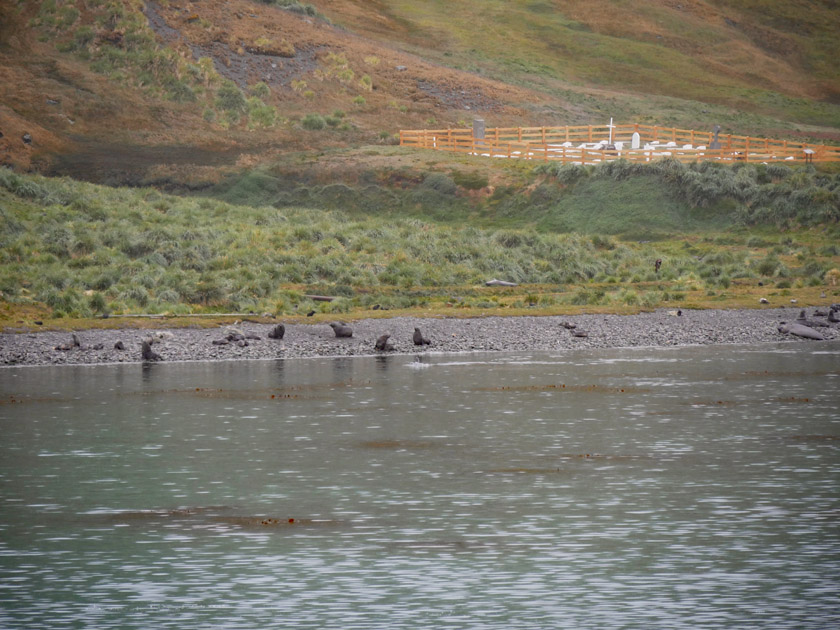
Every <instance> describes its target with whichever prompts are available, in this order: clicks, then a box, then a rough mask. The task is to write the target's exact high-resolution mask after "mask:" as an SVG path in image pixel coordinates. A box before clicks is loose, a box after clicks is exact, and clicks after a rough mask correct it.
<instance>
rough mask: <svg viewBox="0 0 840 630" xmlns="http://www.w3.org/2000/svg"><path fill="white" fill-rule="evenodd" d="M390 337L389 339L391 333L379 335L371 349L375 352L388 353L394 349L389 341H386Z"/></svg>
mask: <svg viewBox="0 0 840 630" xmlns="http://www.w3.org/2000/svg"><path fill="white" fill-rule="evenodd" d="M390 337H391V333H385V334H384V335H381V336H380V337H379V339H377V340H376V343H375V344H374V346H373V347H374V348H375V349H376V350H382V351H385V352H390V351H391V350H393V349H394V344H393V343H391V342H390V341H388V339H389V338H390Z"/></svg>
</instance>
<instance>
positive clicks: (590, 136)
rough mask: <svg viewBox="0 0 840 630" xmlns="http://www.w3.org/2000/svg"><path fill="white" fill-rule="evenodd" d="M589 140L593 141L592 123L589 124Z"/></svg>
mask: <svg viewBox="0 0 840 630" xmlns="http://www.w3.org/2000/svg"><path fill="white" fill-rule="evenodd" d="M587 142H592V125H589V140H587Z"/></svg>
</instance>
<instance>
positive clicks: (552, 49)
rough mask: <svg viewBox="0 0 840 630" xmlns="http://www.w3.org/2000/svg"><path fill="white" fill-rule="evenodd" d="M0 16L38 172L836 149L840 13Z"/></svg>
mask: <svg viewBox="0 0 840 630" xmlns="http://www.w3.org/2000/svg"><path fill="white" fill-rule="evenodd" d="M0 11H2V14H0V81H1V82H2V83H3V85H4V88H7V89H4V93H3V95H2V97H0V131H2V133H3V137H2V138H0V163H2V164H7V165H11V166H14V167H16V168H18V169H22V170H38V171H41V172H45V173H63V174H69V175H71V176H74V177H78V178H84V179H93V180H96V181H103V182H108V183H132V184H136V183H149V182H152V183H154V182H156V181H162V180H166V181H168V182H169V183H171V184H178V185H183V186H187V187H195V186H198V187H202V186H205V185H207V184H208V183H213V182H217V181H218V180H219V177H220V169H222V170H224V169H233V170H236V169H241V168H245V167H251V166H253V165H256V164H271V163H273V162H274V161H275V160H277V159H288V156H289V155H290V154H291V153H295V154H297V155H299V156H303V157H301V158H300V159H302V160H304V161H306V160H307V159H308V160H309V161H310V162H315V160H312V159H310V158H306V157H305V156H311V155H317V154H319V153H322V152H324V151H328V152H335V151H339V152H341V151H349V153H348V155H351V156H352V158H351V159H352V160H353V162H354V163H355V164H357V165H358V164H360V163H364V162H365V156H364V151H358V149H359V148H363V147H365V146H369V145H376V144H382V143H386V144H387V143H390V142H392V141H393V134H394V133H395V132H396V131H397V130H398V129H400V128H422V127H429V126H437V127H445V126H463V125H468V124H469V123H470V121H471V119H472V118H473V117H476V116H478V117H482V118H485V119H486V120H487V121H488V124H489V125H500V126H504V125H522V124H580V123H592V122H598V123H602V122H603V121H605V120H606V119H607V118H608V117H609V116H614V117H616V119H621V120H634V121H638V122H655V123H657V124H663V125H678V126H685V127H690V128H698V129H707V128H710V127H711V126H712V125H713V124H715V123H720V124H721V125H722V126H723V127H724V131H725V132H726V131H730V132H740V133H756V134H765V135H776V136H782V137H814V138H820V139H822V140H828V141H832V140H838V139H840V131H838V129H840V105H838V100H840V78H838V73H837V72H836V69H835V68H834V65H833V60H834V59H836V58H837V56H838V52H840V51H838V47H840V45H838V43H837V40H836V36H835V35H836V32H837V31H838V27H840V11H838V10H837V9H836V8H832V7H831V4H830V3H823V2H809V1H798V2H790V3H776V2H762V1H759V0H753V1H751V2H731V1H730V2H727V1H712V0H707V1H699V0H683V1H681V2H676V1H674V0H651V1H648V2H642V3H612V2H607V1H606V0H590V1H586V2H583V1H572V2H551V1H549V0H531V1H527V2H526V1H516V2H508V1H503V0H482V1H481V2H476V1H475V0H472V1H466V0H453V1H449V2H439V1H429V2H422V3H417V2H408V1H403V0H377V1H367V0H365V1H361V0H313V2H311V3H307V4H302V3H299V2H296V1H294V0H265V1H263V2H261V1H257V0H232V1H229V2H222V1H220V0H201V1H200V2H198V1H195V2H193V1H190V0H160V1H158V2H152V1H149V2H140V1H139V0H119V1H118V0H110V1H108V2H105V1H102V2H71V1H69V0H64V1H62V0H45V1H43V2H18V3H14V2H11V1H7V2H4V3H3V4H2V5H1V6H0ZM24 134H29V137H30V138H31V142H28V143H27V142H24V141H23V136H24ZM404 159H405V160H408V161H409V162H410V161H412V160H416V159H417V158H416V156H404ZM312 168H313V169H314V170H317V169H318V166H317V165H315V164H313V166H312Z"/></svg>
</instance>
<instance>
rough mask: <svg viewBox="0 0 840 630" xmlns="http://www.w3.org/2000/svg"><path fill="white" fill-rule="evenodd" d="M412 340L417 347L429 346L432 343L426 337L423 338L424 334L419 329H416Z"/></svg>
mask: <svg viewBox="0 0 840 630" xmlns="http://www.w3.org/2000/svg"><path fill="white" fill-rule="evenodd" d="M412 339H413V340H414V345H415V346H428V345H430V344H431V343H432V342H431V341H429V340H428V339H427V338H426V337H424V336H423V333H421V332H420V329H419V328H415V329H414V336H413V337H412Z"/></svg>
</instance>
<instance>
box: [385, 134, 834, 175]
mask: <svg viewBox="0 0 840 630" xmlns="http://www.w3.org/2000/svg"><path fill="white" fill-rule="evenodd" d="M610 130H612V134H610ZM634 134H639V135H638V142H634ZM713 140H714V134H713V133H711V132H707V131H695V130H693V129H676V128H672V127H658V126H653V125H638V124H631V125H613V126H609V125H601V126H597V125H582V126H576V127H496V128H490V129H487V130H486V131H485V132H484V137H483V138H476V137H474V136H473V130H472V129H419V130H401V131H400V146H405V147H414V148H418V149H434V150H438V151H452V152H456V153H465V154H468V155H478V156H484V157H495V158H511V159H525V160H542V161H560V162H563V163H574V164H584V165H585V164H596V163H598V162H605V161H610V160H617V159H625V160H631V161H634V162H650V161H652V160H657V159H661V158H666V157H669V158H673V159H676V160H679V161H680V162H693V161H695V160H718V161H723V162H735V161H741V162H840V147H836V146H830V145H818V144H808V143H802V142H793V141H790V140H775V139H771V138H754V137H750V136H738V135H734V134H719V135H718V137H717V142H718V144H719V147H718V146H717V145H715V148H714V149H712V148H710V147H711V146H712V143H713Z"/></svg>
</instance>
